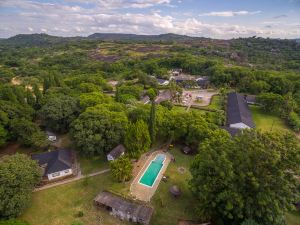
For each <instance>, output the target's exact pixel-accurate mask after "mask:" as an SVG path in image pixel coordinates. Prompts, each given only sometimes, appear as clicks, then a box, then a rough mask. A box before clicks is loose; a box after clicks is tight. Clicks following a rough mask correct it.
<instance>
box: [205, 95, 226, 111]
mask: <svg viewBox="0 0 300 225" xmlns="http://www.w3.org/2000/svg"><path fill="white" fill-rule="evenodd" d="M206 108H208V109H216V110H221V109H222V104H221V97H220V95H214V96H213V97H212V99H211V102H210V104H209V105H208V106H206Z"/></svg>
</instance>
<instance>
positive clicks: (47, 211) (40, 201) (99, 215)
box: [21, 173, 129, 225]
mask: <svg viewBox="0 0 300 225" xmlns="http://www.w3.org/2000/svg"><path fill="white" fill-rule="evenodd" d="M117 185H121V184H117V183H115V182H114V181H113V179H112V177H111V175H110V174H109V173H107V174H103V175H99V176H96V177H91V178H89V179H87V180H85V179H83V180H81V181H77V182H74V183H70V184H66V185H63V186H59V187H55V188H50V189H47V190H43V191H39V192H36V193H34V194H33V203H32V206H31V207H30V208H29V209H27V210H26V211H25V213H24V214H23V215H22V216H21V219H24V220H26V221H28V222H29V223H31V224H32V225H71V224H72V223H73V222H75V221H79V222H82V223H84V224H85V225H99V224H103V225H116V224H119V225H125V224H129V223H126V222H121V221H119V220H118V219H116V218H114V217H112V216H110V215H109V214H108V213H107V212H105V211H102V210H96V209H95V207H94V206H93V198H94V197H95V196H96V195H97V194H98V193H99V192H101V191H103V190H107V189H109V188H110V187H111V186H117ZM115 188H117V187H115ZM120 188H122V187H120ZM79 211H82V212H83V213H84V215H83V217H80V218H79V217H77V216H76V214H78V212H79Z"/></svg>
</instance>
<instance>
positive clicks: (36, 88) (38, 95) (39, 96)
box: [32, 83, 43, 109]
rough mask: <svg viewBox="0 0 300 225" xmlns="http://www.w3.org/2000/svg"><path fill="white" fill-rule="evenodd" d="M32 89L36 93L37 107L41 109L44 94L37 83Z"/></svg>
mask: <svg viewBox="0 0 300 225" xmlns="http://www.w3.org/2000/svg"><path fill="white" fill-rule="evenodd" d="M32 89H33V93H34V95H35V109H40V108H41V105H42V99H43V94H42V92H41V91H40V89H39V86H38V85H37V84H36V83H34V84H33V85H32Z"/></svg>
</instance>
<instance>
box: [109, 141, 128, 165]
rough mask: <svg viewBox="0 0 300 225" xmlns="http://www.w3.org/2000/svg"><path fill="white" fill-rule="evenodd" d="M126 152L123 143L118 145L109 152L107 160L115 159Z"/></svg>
mask: <svg viewBox="0 0 300 225" xmlns="http://www.w3.org/2000/svg"><path fill="white" fill-rule="evenodd" d="M124 154H125V147H124V146H123V145H121V144H120V145H118V146H117V147H115V148H114V149H113V150H111V151H110V153H108V154H107V160H108V161H113V160H116V159H118V158H119V157H121V156H122V155H124Z"/></svg>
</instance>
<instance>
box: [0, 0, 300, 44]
mask: <svg viewBox="0 0 300 225" xmlns="http://www.w3.org/2000/svg"><path fill="white" fill-rule="evenodd" d="M30 33H47V34H50V35H56V36H87V35H90V34H93V33H134V34H163V33H176V34H184V35H189V36H198V37H210V38H218V39H230V38H238V37H251V36H260V37H270V38H300V0H0V38H7V37H11V36H14V35H16V34H30Z"/></svg>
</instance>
